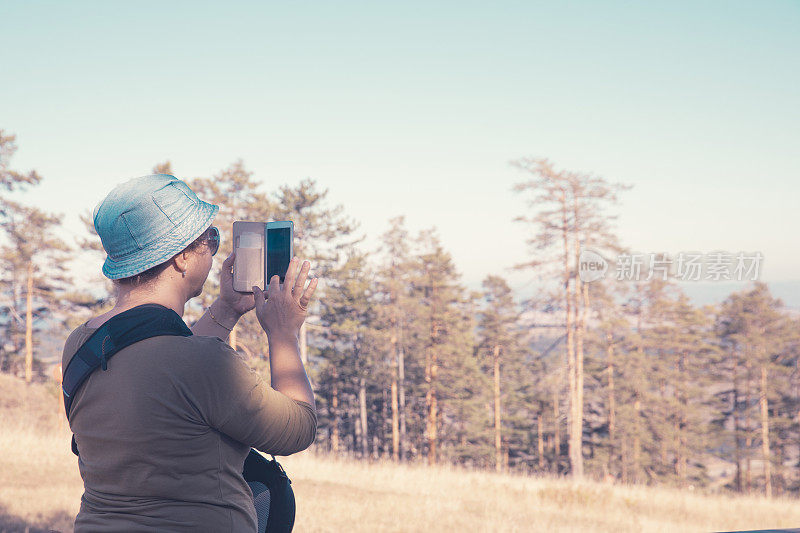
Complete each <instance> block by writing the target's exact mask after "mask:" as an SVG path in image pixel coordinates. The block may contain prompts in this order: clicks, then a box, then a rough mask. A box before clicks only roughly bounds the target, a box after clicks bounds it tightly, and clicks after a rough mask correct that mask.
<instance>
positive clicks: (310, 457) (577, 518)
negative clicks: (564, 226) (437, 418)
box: [0, 375, 800, 532]
mask: <svg viewBox="0 0 800 533" xmlns="http://www.w3.org/2000/svg"><path fill="white" fill-rule="evenodd" d="M55 391H56V389H55V387H49V388H48V387H44V386H42V385H34V386H31V387H26V386H25V385H24V384H21V383H20V382H19V381H18V380H15V379H14V378H10V377H8V376H2V375H0V428H2V430H1V431H0V531H25V530H26V527H27V528H29V530H30V531H48V530H49V529H55V530H59V531H71V530H72V520H73V519H74V516H75V514H76V513H77V511H78V507H79V505H80V496H81V493H82V491H83V486H82V482H81V479H80V476H79V474H78V465H77V459H76V458H75V457H74V456H73V455H72V453H71V452H70V450H69V431H68V429H67V428H66V427H64V426H62V427H61V428H59V427H58V422H59V416H60V413H59V412H58V410H57V409H58V407H57V406H58V400H57V396H56V394H55ZM20 397H21V398H22V399H23V401H16V400H12V399H13V398H20ZM280 461H281V464H283V465H284V467H285V468H286V470H287V471H288V472H289V475H290V477H291V478H292V486H293V488H294V490H295V494H296V497H297V522H296V527H295V531H298V532H306V531H312V532H313V531H335V532H339V531H346V532H351V531H353V532H359V531H364V532H380V531H448V532H452V531H459V532H460V531H492V532H494V531H503V532H506V531H508V532H513V531H564V532H567V531H614V532H617V531H620V532H624V531H637V532H638V531H665V532H668V531H681V532H683V531H721V530H724V531H730V530H736V529H739V530H742V529H758V528H767V527H769V528H789V527H797V526H798V525H800V502H798V501H797V500H794V499H773V500H765V499H762V498H757V497H731V496H719V495H704V494H700V493H696V492H690V491H678V490H674V489H666V488H646V487H622V486H610V485H603V484H598V483H592V482H583V483H573V482H570V481H568V480H563V479H546V478H531V477H523V476H514V475H498V474H494V473H492V472H480V471H468V470H463V469H457V468H448V467H437V468H429V467H426V466H424V465H394V464H391V463H385V462H384V463H380V462H379V463H366V462H357V461H352V460H348V459H342V458H334V457H330V456H326V455H324V454H312V453H310V452H303V453H301V454H298V455H296V456H292V457H286V458H282V459H281V460H280Z"/></svg>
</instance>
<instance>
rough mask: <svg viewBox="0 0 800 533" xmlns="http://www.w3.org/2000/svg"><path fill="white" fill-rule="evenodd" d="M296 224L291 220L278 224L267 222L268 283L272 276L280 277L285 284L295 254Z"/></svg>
mask: <svg viewBox="0 0 800 533" xmlns="http://www.w3.org/2000/svg"><path fill="white" fill-rule="evenodd" d="M293 241H294V222H292V221H291V220H281V221H278V222H267V272H266V277H265V278H264V279H266V281H267V283H269V280H271V279H272V276H275V275H278V276H280V278H281V283H283V281H284V278H285V277H286V271H287V270H288V269H289V261H291V260H292V255H293V254H294V246H293V245H292V242H293Z"/></svg>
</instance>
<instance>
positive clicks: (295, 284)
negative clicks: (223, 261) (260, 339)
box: [253, 257, 318, 339]
mask: <svg viewBox="0 0 800 533" xmlns="http://www.w3.org/2000/svg"><path fill="white" fill-rule="evenodd" d="M298 263H299V260H298V259H297V258H296V257H295V258H293V259H292V260H291V261H290V262H289V268H288V269H287V270H286V276H285V277H284V283H283V287H281V285H280V278H279V277H278V276H277V275H276V276H272V279H271V280H270V281H269V289H268V291H267V294H266V298H265V296H264V291H262V290H261V289H259V288H258V287H256V286H254V287H253V295H254V296H255V308H256V316H257V317H258V321H259V322H260V323H261V327H262V328H264V331H265V332H266V334H267V336H270V337H271V336H273V335H275V336H283V335H286V336H293V337H294V338H295V339H296V338H297V337H298V336H299V335H300V326H302V325H303V322H304V321H305V319H306V315H307V311H308V303H309V302H310V301H311V296H312V295H313V294H314V290H315V289H316V288H317V281H318V279H317V278H313V279H311V281H310V282H309V283H308V287H306V281H307V279H308V271H309V270H310V269H311V263H309V262H308V261H303V266H302V268H301V269H300V273H299V274H298V272H297V264H298Z"/></svg>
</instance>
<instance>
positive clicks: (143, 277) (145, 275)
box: [111, 227, 211, 287]
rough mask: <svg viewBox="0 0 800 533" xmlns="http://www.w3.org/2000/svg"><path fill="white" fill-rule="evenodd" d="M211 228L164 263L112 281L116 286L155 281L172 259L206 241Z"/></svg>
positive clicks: (138, 284)
mask: <svg viewBox="0 0 800 533" xmlns="http://www.w3.org/2000/svg"><path fill="white" fill-rule="evenodd" d="M210 230H211V228H210V227H209V228H208V229H206V230H205V231H204V232H203V233H201V234H200V236H199V237H197V238H196V239H195V240H193V241H192V242H190V243H189V245H188V246H187V247H186V248H184V249H183V250H181V251H180V252H178V253H177V254H175V255H173V256H172V257H170V258H169V259H167V260H166V261H164V262H163V263H159V264H157V265H156V266H154V267H150V268H148V269H147V270H145V271H144V272H139V273H138V274H134V275H133V276H128V277H127V278H119V279H115V280H111V281H112V282H113V283H114V286H116V287H139V286H141V285H144V284H146V283H149V282H151V281H153V280H154V279H156V278H157V277H158V276H159V275H160V274H161V273H162V272H164V271H165V270H166V269H167V267H168V266H169V263H170V261H172V259H173V258H174V257H175V256H177V255H180V254H182V253H183V252H191V251H194V250H196V249H197V248H199V247H200V245H201V244H203V242H204V240H205V238H206V235H208V232H209V231H210Z"/></svg>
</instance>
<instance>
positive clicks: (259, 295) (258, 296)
mask: <svg viewBox="0 0 800 533" xmlns="http://www.w3.org/2000/svg"><path fill="white" fill-rule="evenodd" d="M253 298H254V299H255V303H256V306H257V307H262V306H263V305H264V291H262V290H261V289H259V288H258V285H253Z"/></svg>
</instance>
